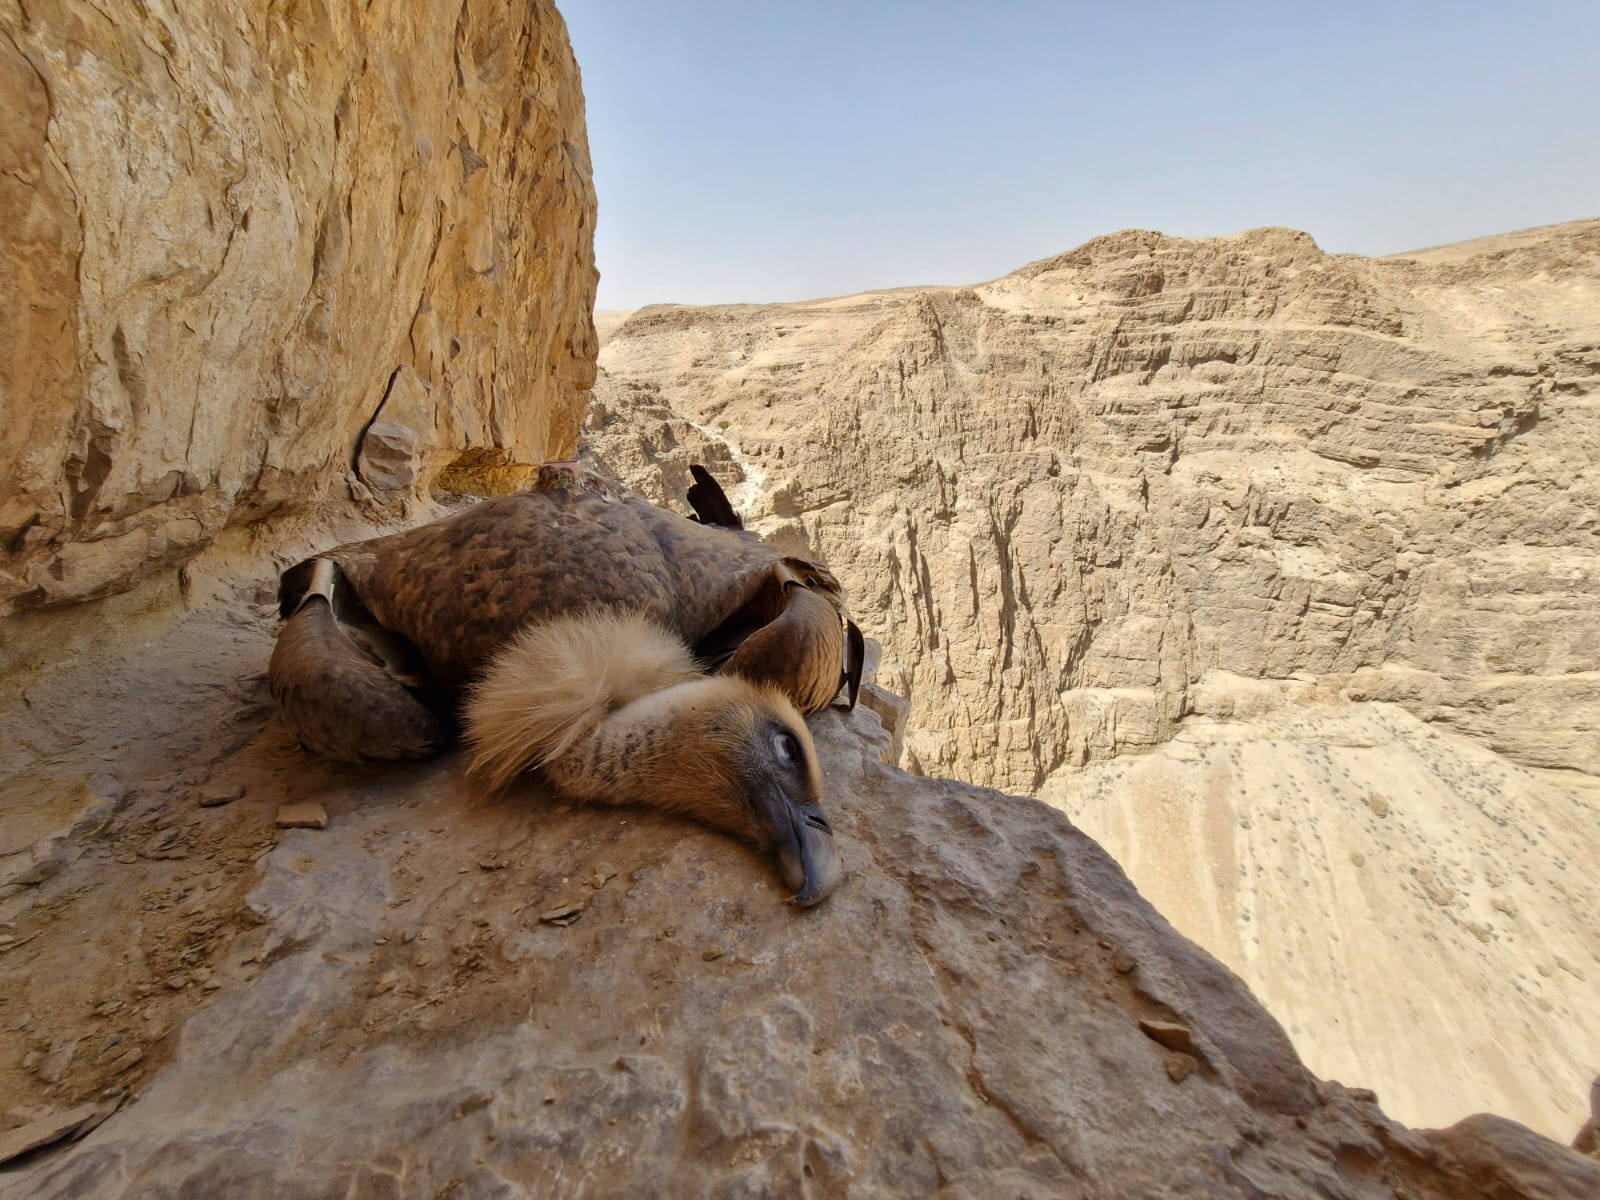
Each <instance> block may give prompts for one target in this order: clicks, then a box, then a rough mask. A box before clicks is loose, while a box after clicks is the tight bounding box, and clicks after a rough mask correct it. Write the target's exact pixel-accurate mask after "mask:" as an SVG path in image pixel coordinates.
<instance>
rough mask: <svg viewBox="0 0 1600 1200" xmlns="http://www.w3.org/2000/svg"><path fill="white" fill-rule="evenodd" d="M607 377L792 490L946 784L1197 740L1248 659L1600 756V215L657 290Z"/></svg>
mask: <svg viewBox="0 0 1600 1200" xmlns="http://www.w3.org/2000/svg"><path fill="white" fill-rule="evenodd" d="M601 366H602V367H603V368H604V369H605V371H606V372H607V373H608V374H609V376H610V377H611V380H612V381H614V384H615V385H616V386H626V387H629V388H632V389H635V390H636V391H639V390H646V391H649V390H653V391H654V393H655V394H656V396H657V397H658V398H659V402H660V403H663V404H665V405H666V406H667V407H668V408H669V409H670V410H671V411H672V412H674V413H676V414H678V415H679V416H681V417H685V418H689V419H691V420H693V421H695V422H697V423H699V424H700V425H701V426H702V427H708V428H711V427H716V426H720V425H722V423H723V422H727V426H726V428H727V429H729V430H730V431H731V432H730V433H729V436H730V437H732V438H733V440H734V441H736V443H737V445H738V447H739V449H740V450H741V451H742V452H743V454H744V455H745V456H746V457H747V458H748V459H749V460H751V461H753V462H754V463H756V464H758V465H759V467H760V468H761V469H762V470H764V471H766V472H768V473H769V474H770V475H771V478H772V483H771V485H770V486H768V487H767V488H766V489H765V491H764V493H763V495H762V496H761V497H760V500H759V505H758V512H757V515H758V516H759V517H762V518H764V521H763V523H762V527H763V528H764V529H767V530H769V531H776V532H779V533H780V534H782V533H784V532H787V533H788V534H789V535H790V536H793V537H795V538H797V539H800V540H804V541H806V542H808V543H809V544H811V545H812V546H814V547H815V549H816V550H817V552H819V553H820V554H821V555H822V556H823V557H824V558H826V559H827V560H828V561H829V562H830V563H832V564H834V565H835V567H836V568H837V569H838V570H840V571H841V572H842V573H843V577H844V578H846V579H847V581H848V582H849V584H850V586H851V587H852V588H853V589H854V592H855V599H854V602H855V604H856V606H857V607H858V608H860V609H861V610H862V612H863V613H864V614H866V615H867V620H868V621H869V622H870V625H871V628H870V629H869V632H872V633H873V634H874V635H875V636H878V637H880V638H882V639H883V640H884V643H885V645H886V646H887V647H888V648H889V658H888V660H887V662H886V664H885V670H886V672H887V681H888V682H890V683H891V684H894V685H898V686H899V687H900V688H901V690H904V691H906V692H907V694H908V695H909V697H910V699H911V701H912V703H913V706H914V709H915V710H916V711H917V712H921V713H925V714H928V716H927V718H926V719H923V720H921V721H917V722H915V723H914V724H915V728H914V729H913V732H912V735H911V738H910V740H909V743H908V746H909V761H910V763H911V764H912V765H914V766H916V767H918V768H920V769H923V770H926V771H928V772H930V773H950V774H955V775H958V776H961V777H963V778H970V779H973V780H975V781H978V782H983V783H992V784H996V785H999V786H1004V787H1010V788H1018V789H1024V790H1029V791H1032V790H1036V789H1038V788H1039V787H1040V786H1041V785H1042V784H1043V782H1044V781H1045V780H1046V779H1047V778H1048V777H1049V776H1050V775H1051V774H1052V773H1054V772H1056V771H1058V770H1060V769H1061V768H1063V767H1068V766H1074V765H1078V764H1081V763H1083V762H1085V761H1087V760H1089V759H1091V758H1096V757H1104V756H1107V755H1110V754H1113V753H1116V752H1118V751H1120V750H1126V749H1143V748H1148V747H1151V746H1154V745H1158V744H1160V743H1161V742H1162V741H1164V740H1166V738H1168V737H1169V736H1170V735H1171V733H1172V730H1173V728H1174V727H1175V724H1176V722H1177V721H1178V720H1179V719H1180V718H1181V717H1182V716H1183V714H1184V713H1185V712H1187V711H1188V710H1189V708H1190V689H1191V688H1192V687H1193V685H1194V684H1195V682H1196V681H1198V680H1199V679H1200V677H1201V676H1202V675H1203V674H1204V673H1205V672H1207V671H1212V670H1222V671H1227V672H1231V673H1233V674H1236V675H1239V676H1244V677H1247V678H1272V679H1287V678H1310V679H1315V680H1319V681H1322V682H1323V683H1324V684H1325V685H1326V686H1327V687H1329V688H1332V689H1334V690H1338V689H1341V688H1342V689H1344V690H1345V691H1346V692H1347V693H1348V694H1349V695H1350V696H1352V697H1356V698H1371V699H1378V700H1385V701H1392V702H1395V703H1399V704H1403V705H1406V706H1407V707H1409V708H1411V709H1412V710H1413V711H1415V712H1417V713H1418V715H1420V716H1422V717H1423V718H1424V719H1426V720H1434V721H1443V722H1447V723H1449V724H1450V725H1452V726H1453V727H1455V728H1458V729H1461V730H1463V731H1464V732H1467V733H1470V734H1472V735H1473V736H1475V737H1477V738H1479V739H1480V740H1483V741H1485V742H1487V743H1488V744H1490V745H1491V746H1493V747H1494V748H1495V749H1497V750H1499V751H1501V752H1503V753H1505V754H1506V755H1508V756H1510V757H1512V758H1513V759H1514V760H1516V761H1518V762H1522V763H1527V764H1530V765H1537V766H1546V767H1558V768H1573V769H1578V770H1583V771H1588V772H1594V771H1596V770H1597V769H1600V757H1597V755H1600V737H1597V736H1596V734H1597V732H1600V641H1597V640H1596V639H1597V638H1600V632H1597V631H1600V610H1597V607H1596V605H1597V604H1600V516H1597V515H1596V514H1597V513H1600V482H1597V476H1596V474H1595V472H1594V471H1593V470H1591V469H1589V467H1590V465H1591V464H1592V463H1593V462H1594V461H1596V458H1597V456H1600V419H1597V418H1596V415H1595V409H1596V405H1597V403H1600V387H1597V380H1600V221H1590V222H1579V223H1576V224H1573V225H1566V226H1557V227H1552V228H1550V229H1547V230H1534V231H1529V232H1528V233H1524V234H1514V235H1508V236H1506V237H1502V238H1494V239H1487V240H1485V241H1484V242H1481V243H1467V244H1465V245H1462V246H1460V247H1447V248H1445V249H1442V250H1436V251H1426V252H1422V253H1418V254H1412V255H1405V256H1400V257H1397V258H1391V259H1382V260H1371V259H1363V258H1359V257H1357V256H1353V255H1328V254H1324V253H1323V252H1322V251H1321V250H1319V249H1318V248H1317V246H1316V245H1315V243H1314V242H1313V241H1312V240H1311V239H1310V238H1309V237H1307V236H1306V235H1305V234H1300V233H1294V232H1291V231H1288V230H1281V229H1267V230H1257V231H1254V232H1251V233H1246V234H1240V235H1238V236H1236V237H1230V238H1215V239H1180V238H1167V237H1162V236H1161V235H1159V234H1154V233H1143V232H1127V233H1119V234H1114V235H1112V236H1109V237H1105V238H1100V239H1097V240H1095V241H1093V242H1090V243H1088V244H1087V245H1085V246H1083V247H1081V248H1080V249H1078V250H1075V251H1072V252H1071V253H1069V254H1064V255H1061V256H1059V257H1056V258H1053V259H1047V260H1045V261H1042V262H1039V263H1035V264H1033V265H1032V266H1029V267H1026V268H1024V269H1023V270H1021V271H1018V272H1016V273H1015V274H1013V275H1009V276H1006V277H1005V278H1003V279H1000V280H996V281H995V282H993V283H989V284H984V285H980V286H977V287H971V288H908V289H901V290H899V291H892V292H878V293H867V294H864V295H860V296H851V297H845V298H842V299H836V300H821V301H814V302H810V303H804V304H790V305H768V306H729V307H720V308H703V309H690V308H681V307H653V308H647V309H642V310H640V311H638V312H636V313H634V314H633V315H632V316H631V317H630V318H629V319H628V320H627V321H626V322H625V323H624V324H622V325H621V327H620V328H618V329H617V330H615V332H614V333H613V334H612V335H611V337H610V338H609V340H608V342H607V344H606V347H605V349H604V351H603V353H602V355H601ZM780 453H783V454H785V455H787V457H786V458H784V459H783V469H782V471H781V473H780V472H778V471H775V470H774V464H775V463H776V462H777V461H778V456H779V454H780ZM934 714H937V719H935V717H934Z"/></svg>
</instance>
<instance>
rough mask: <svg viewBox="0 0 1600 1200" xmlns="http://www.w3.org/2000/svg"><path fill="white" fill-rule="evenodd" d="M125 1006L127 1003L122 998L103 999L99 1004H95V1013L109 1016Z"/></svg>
mask: <svg viewBox="0 0 1600 1200" xmlns="http://www.w3.org/2000/svg"><path fill="white" fill-rule="evenodd" d="M124 1007H126V1005H125V1003H124V1002H123V1001H121V1000H102V1001H101V1002H100V1003H99V1004H97V1005H95V1008H94V1015H95V1016H97V1017H109V1016H112V1015H113V1014H115V1013H119V1012H121V1011H122V1010H123V1008H124Z"/></svg>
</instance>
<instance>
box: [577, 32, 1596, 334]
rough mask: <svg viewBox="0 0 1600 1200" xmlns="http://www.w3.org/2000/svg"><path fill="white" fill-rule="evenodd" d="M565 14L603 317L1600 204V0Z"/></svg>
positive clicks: (1497, 223) (1384, 238)
mask: <svg viewBox="0 0 1600 1200" xmlns="http://www.w3.org/2000/svg"><path fill="white" fill-rule="evenodd" d="M561 11H562V13H563V15H564V16H565V17H566V19H567V21H568V24H569V26H570V28H571V33H572V40H573V44H574V48H575V50H576V52H577V56H578V63H579V66H580V68H581V70H582V72H583V86H584V94H585V97H586V100H587V107H588V126H589V140H590V149H591V153H592V157H593V160H594V168H595V180H596V187H597V189H598V191H599V200H600V213H599V220H598V224H597V228H596V255H597V258H598V260H599V266H600V271H601V281H600V294H599V298H598V301H597V305H596V307H597V308H599V309H602V310H612V309H631V308H637V307H640V306H642V305H644V304H650V303H664V302H679V303H691V304H711V303H737V302H770V301H783V300H803V299H813V298H817V297H822V296H833V295H845V294H849V293H853V292H859V291H866V290H873V289H887V288H895V287H907V286H916V285H919V284H967V283H976V282H980V281H982V280H985V279H992V278H995V277H997V276H1000V275H1004V274H1007V273H1008V272H1010V271H1013V270H1015V269H1017V268H1018V267H1020V266H1023V265H1024V264H1025V263H1028V262H1032V261H1035V260H1037V259H1040V258H1046V257H1049V256H1050V255H1053V254H1058V253H1061V252H1062V251H1065V250H1070V249H1072V248H1073V247H1074V246H1077V245H1080V244H1082V243H1083V242H1085V241H1088V240H1089V239H1091V238H1094V237H1097V236H1100V235H1103V234H1107V233H1111V232H1114V231H1116V230H1119V229H1127V228H1146V229H1159V230H1161V231H1162V232H1163V233H1167V234H1172V235H1177V236H1219V235H1227V234H1233V233H1238V232H1241V231H1243V230H1245V229H1251V228H1256V227H1259V226H1263V225H1286V226H1290V227H1292V228H1297V229H1303V230H1305V231H1306V232H1307V233H1310V234H1311V235H1312V236H1313V237H1315V238H1316V239H1317V242H1318V244H1319V245H1321V246H1322V247H1323V248H1324V249H1326V250H1329V251H1334V252H1355V253H1361V254H1370V255H1381V254H1393V253H1399V252H1402V251H1406V250H1418V249H1423V248H1425V247H1428V246H1436V245H1442V244H1447V243H1450V242H1457V241H1464V240H1468V239H1471V238H1474V237H1484V236H1489V235H1492V234H1497V233H1506V232H1510V231H1512V230H1517V229H1524V228H1529V227H1533V226H1538V225H1548V224H1555V223H1559V222H1563V221H1569V220H1576V219H1579V218H1583V217H1588V216H1594V215H1597V213H1600V162H1597V161H1596V156H1595V155H1593V154H1592V153H1589V152H1587V151H1586V150H1585V149H1584V147H1585V146H1586V145H1588V144H1589V143H1591V142H1592V140H1593V131H1594V129H1595V128H1596V127H1597V118H1600V72H1595V71H1594V70H1593V69H1592V63H1593V61H1594V59H1595V57H1596V51H1597V50H1600V5H1580V4H1574V3H1534V4H1528V5H1525V6H1518V7H1517V8H1516V9H1510V10H1507V9H1503V8H1501V7H1500V6H1491V5H1479V4H1466V5H1442V4H1410V5H1389V6H1382V5H1376V4H1366V3H1359V4H1354V5H1351V6H1347V7H1345V8H1343V9H1340V10H1338V11H1332V10H1326V11H1324V10H1310V9H1306V10H1301V9H1299V8H1294V9H1285V8H1283V7H1281V6H1276V5H1266V4H1253V3H1251V4H1244V3H1240V4H1226V3H1224V4H1219V5H1214V6H1209V7H1204V8H1202V7H1200V6H1192V5H1183V4H1176V3H1144V4H1137V3H1136V4H1129V5H1125V6H1120V7H1118V8H1117V9H1115V10H1114V11H1111V10H1106V9H1104V8H1102V7H1099V6H1082V5H1077V4H1042V3H1023V2H1020V0H1018V2H1012V3H1006V2H997V3H995V4H992V5H989V6H986V7H985V8H984V9H983V10H981V12H978V13H976V14H974V13H973V12H972V11H971V10H956V9H954V8H951V9H945V8H941V7H936V6H927V5H914V4H908V3H904V2H902V0H881V2H880V3H877V4H874V5H870V6H867V5H859V6H858V5H849V4H842V3H838V2H836V0H822V2H818V3H814V4H812V5H810V6H808V7H806V8H804V9H798V8H791V7H789V6H754V5H744V4H734V3H730V2H728V0H691V2H688V3H684V4H682V5H678V6H664V5H653V4H646V3H642V2H641V0H561Z"/></svg>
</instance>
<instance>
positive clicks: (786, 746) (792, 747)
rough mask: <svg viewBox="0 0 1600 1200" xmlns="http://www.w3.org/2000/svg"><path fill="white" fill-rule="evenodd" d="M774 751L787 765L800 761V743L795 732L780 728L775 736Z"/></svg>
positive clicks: (773, 740) (781, 761) (773, 741)
mask: <svg viewBox="0 0 1600 1200" xmlns="http://www.w3.org/2000/svg"><path fill="white" fill-rule="evenodd" d="M772 752H773V753H774V754H775V755H777V757H778V761H779V762H780V763H782V764H783V765H784V766H786V767H792V766H794V765H795V764H796V763H798V762H799V761H800V743H799V742H797V741H795V738H794V734H792V733H789V732H788V731H787V730H780V731H779V732H778V733H777V734H776V735H774V736H773V739H772Z"/></svg>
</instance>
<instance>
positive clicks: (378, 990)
mask: <svg viewBox="0 0 1600 1200" xmlns="http://www.w3.org/2000/svg"><path fill="white" fill-rule="evenodd" d="M399 982H400V972H399V971H385V972H384V973H383V974H382V975H379V976H378V978H377V979H376V980H374V981H373V984H372V994H373V995H374V996H381V995H383V994H384V993H385V992H392V991H394V989H395V986H396V985H397V984H399Z"/></svg>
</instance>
